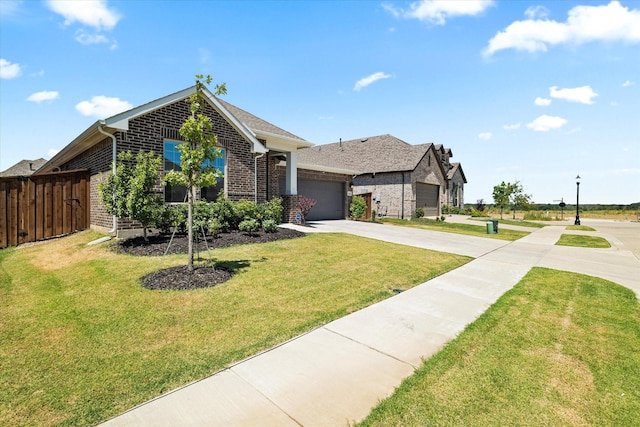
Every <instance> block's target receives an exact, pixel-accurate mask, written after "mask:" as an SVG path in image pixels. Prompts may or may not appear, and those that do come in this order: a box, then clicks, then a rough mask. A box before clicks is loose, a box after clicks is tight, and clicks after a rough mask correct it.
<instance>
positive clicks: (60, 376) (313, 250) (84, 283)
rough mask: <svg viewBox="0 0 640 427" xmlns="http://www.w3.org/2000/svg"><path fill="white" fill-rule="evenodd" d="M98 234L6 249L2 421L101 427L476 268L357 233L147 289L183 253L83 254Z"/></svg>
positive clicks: (248, 256) (271, 247)
mask: <svg viewBox="0 0 640 427" xmlns="http://www.w3.org/2000/svg"><path fill="white" fill-rule="evenodd" d="M98 237H100V235H99V234H97V233H95V232H91V231H87V232H82V233H78V234H75V235H72V236H68V237H65V238H62V239H56V240H51V241H47V242H43V243H40V244H37V245H33V246H25V247H21V248H16V249H13V248H12V249H4V250H0V262H1V263H2V264H1V266H0V313H2V316H1V317H0V384H1V385H2V387H0V425H11V426H31V425H45V426H51V425H62V426H67V425H74V426H75V425H93V424H96V423H98V422H100V421H103V420H105V419H107V418H109V417H111V416H114V415H117V414H118V413H121V412H123V411H124V410H126V409H129V408H131V407H133V406H135V405H137V404H140V403H142V402H144V401H147V400H149V399H151V398H154V397H156V396H159V395H161V394H163V393H166V392H168V391H170V390H172V389H174V388H177V387H179V386H182V385H185V384H187V383H189V382H192V381H194V380H197V379H200V378H204V377H206V376H208V375H210V374H212V373H214V372H216V371H218V370H220V369H223V368H224V367H226V366H228V365H230V364H231V363H233V362H235V361H239V360H242V359H244V358H247V357H249V356H251V355H254V354H256V353H258V352H260V351H262V350H265V349H268V348H271V347H273V346H275V345H277V344H279V343H282V342H284V341H286V340H288V339H290V338H292V337H295V336H297V335H299V334H301V333H303V332H306V331H309V330H311V329H313V328H315V327H317V326H319V325H322V324H325V323H327V322H329V321H331V320H334V319H337V318H339V317H342V316H344V315H346V314H348V313H350V312H353V311H356V310H359V309H361V308H363V307H366V306H368V305H370V304H372V303H374V302H377V301H380V300H383V299H385V298H388V297H390V296H391V295H393V293H392V289H394V288H400V289H407V288H410V287H412V286H415V285H417V284H420V283H422V282H424V281H426V280H429V279H431V278H433V277H435V276H438V275H440V274H443V273H444V272H446V271H449V270H451V269H454V268H456V267H458V266H460V265H462V264H464V263H466V262H468V261H469V260H470V258H469V257H464V256H458V255H452V254H444V253H439V252H434V251H428V250H423V249H419V248H412V247H407V246H400V245H394V244H390V243H384V242H380V241H377V240H372V239H365V238H360V237H356V236H350V235H346V234H313V235H308V236H305V237H302V238H298V239H291V240H281V241H277V242H273V243H268V244H262V245H257V244H253V245H242V246H235V247H230V248H225V249H219V250H215V251H212V255H213V256H214V257H215V262H217V263H220V264H223V265H225V266H226V267H228V268H232V269H234V270H235V272H236V274H235V275H234V277H233V278H232V279H231V280H230V281H228V282H226V283H224V284H222V285H218V286H216V287H212V288H206V289H198V290H193V291H150V290H146V289H143V288H142V287H141V286H140V284H139V278H140V277H142V276H143V275H145V274H147V273H149V272H151V271H153V270H156V269H159V268H163V267H170V266H173V265H180V264H185V263H186V256H184V255H179V256H168V257H165V258H159V257H133V256H129V255H122V254H116V253H113V252H111V251H109V250H108V249H107V248H106V245H96V246H90V247H88V246H86V244H87V243H88V242H89V241H92V240H94V239H96V238H98Z"/></svg>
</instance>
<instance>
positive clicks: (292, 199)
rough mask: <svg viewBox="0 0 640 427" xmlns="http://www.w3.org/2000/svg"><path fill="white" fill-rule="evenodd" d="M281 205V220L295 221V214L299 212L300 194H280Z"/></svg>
mask: <svg viewBox="0 0 640 427" xmlns="http://www.w3.org/2000/svg"><path fill="white" fill-rule="evenodd" d="M280 197H282V207H283V208H284V212H283V214H282V220H283V221H284V222H291V223H294V224H295V223H296V214H299V213H300V208H299V207H298V199H299V198H300V196H298V195H282V196H280Z"/></svg>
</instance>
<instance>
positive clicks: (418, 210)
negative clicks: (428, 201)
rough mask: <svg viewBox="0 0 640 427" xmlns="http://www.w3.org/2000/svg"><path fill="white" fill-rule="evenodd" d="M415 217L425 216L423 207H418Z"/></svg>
mask: <svg viewBox="0 0 640 427" xmlns="http://www.w3.org/2000/svg"><path fill="white" fill-rule="evenodd" d="M413 216H414V218H422V217H423V216H424V209H423V208H416V212H415V213H414V214H413Z"/></svg>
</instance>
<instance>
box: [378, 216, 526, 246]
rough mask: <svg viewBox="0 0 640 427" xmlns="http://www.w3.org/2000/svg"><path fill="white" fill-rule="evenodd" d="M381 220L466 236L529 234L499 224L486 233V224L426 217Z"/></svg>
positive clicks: (507, 237) (501, 237)
mask: <svg viewBox="0 0 640 427" xmlns="http://www.w3.org/2000/svg"><path fill="white" fill-rule="evenodd" d="M381 221H382V222H384V223H385V224H393V225H402V226H405V227H415V228H422V229H425V230H433V231H444V232H447V233H455V234H464V235H467V236H477V237H487V238H490V239H499V240H509V241H513V240H518V239H520V238H522V237H524V236H526V235H527V234H529V233H528V232H526V231H518V230H507V229H505V228H500V225H499V224H498V233H497V234H487V227H486V224H485V225H472V224H460V223H455V222H446V221H435V220H433V219H428V218H418V219H412V220H411V221H409V220H406V219H397V218H383V219H382V220H381Z"/></svg>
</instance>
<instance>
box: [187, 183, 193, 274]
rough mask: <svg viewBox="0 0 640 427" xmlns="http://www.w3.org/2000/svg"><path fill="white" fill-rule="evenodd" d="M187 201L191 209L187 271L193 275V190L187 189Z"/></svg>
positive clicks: (188, 226) (189, 212)
mask: <svg viewBox="0 0 640 427" xmlns="http://www.w3.org/2000/svg"><path fill="white" fill-rule="evenodd" d="M187 194H188V195H187V200H188V202H189V209H188V210H187V230H188V239H189V241H188V242H189V259H188V261H187V269H188V270H189V273H193V188H188V189H187Z"/></svg>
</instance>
